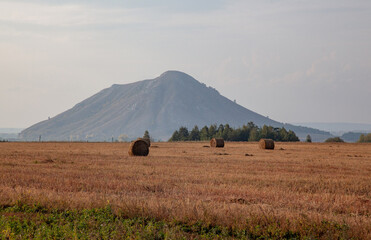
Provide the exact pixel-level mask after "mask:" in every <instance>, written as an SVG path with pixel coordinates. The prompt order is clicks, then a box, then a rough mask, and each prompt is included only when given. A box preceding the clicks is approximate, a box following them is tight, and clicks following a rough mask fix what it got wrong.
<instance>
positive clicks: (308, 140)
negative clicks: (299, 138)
mask: <svg viewBox="0 0 371 240" xmlns="http://www.w3.org/2000/svg"><path fill="white" fill-rule="evenodd" d="M305 141H306V142H310V143H311V142H312V137H311V136H310V135H309V134H308V135H307V138H306V140H305Z"/></svg>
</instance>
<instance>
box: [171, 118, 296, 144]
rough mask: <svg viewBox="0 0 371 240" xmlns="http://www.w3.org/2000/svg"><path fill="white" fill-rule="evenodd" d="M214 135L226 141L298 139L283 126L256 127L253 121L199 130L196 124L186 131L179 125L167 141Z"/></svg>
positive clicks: (205, 127)
mask: <svg viewBox="0 0 371 240" xmlns="http://www.w3.org/2000/svg"><path fill="white" fill-rule="evenodd" d="M214 137H215V138H223V139H224V140H226V141H259V140H260V139H262V138H269V139H273V140H274V141H282V142H297V141H299V138H298V137H297V136H296V134H295V133H294V132H293V131H291V130H289V131H287V130H286V129H285V128H284V127H282V128H275V127H272V126H267V125H264V126H263V127H258V126H256V125H255V124H254V123H253V122H249V123H248V124H247V125H243V126H242V127H240V128H232V127H230V126H229V124H225V125H223V124H220V125H219V127H218V126H217V125H216V124H213V125H210V126H209V127H208V126H204V127H203V128H201V130H200V129H199V128H198V126H197V125H196V126H194V128H193V129H192V130H191V131H188V129H187V128H186V127H180V128H179V129H178V130H176V131H175V132H174V133H173V135H172V136H171V138H170V139H169V142H176V141H207V140H210V139H212V138H214Z"/></svg>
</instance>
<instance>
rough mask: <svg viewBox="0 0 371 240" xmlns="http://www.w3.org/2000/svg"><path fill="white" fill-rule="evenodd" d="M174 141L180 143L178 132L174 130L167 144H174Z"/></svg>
mask: <svg viewBox="0 0 371 240" xmlns="http://www.w3.org/2000/svg"><path fill="white" fill-rule="evenodd" d="M176 141H180V136H179V132H178V130H176V131H175V132H174V133H173V135H172V136H171V138H170V139H169V142H176Z"/></svg>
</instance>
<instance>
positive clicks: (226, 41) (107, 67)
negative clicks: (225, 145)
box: [0, 0, 371, 127]
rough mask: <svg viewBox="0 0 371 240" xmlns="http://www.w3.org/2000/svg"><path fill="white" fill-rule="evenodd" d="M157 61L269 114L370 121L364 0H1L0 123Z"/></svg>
mask: <svg viewBox="0 0 371 240" xmlns="http://www.w3.org/2000/svg"><path fill="white" fill-rule="evenodd" d="M166 70H179V71H183V72H186V73H188V74H190V75H191V76H193V77H195V78H196V79H197V80H199V81H200V82H203V83H205V84H206V85H209V86H212V87H214V88H216V89H217V90H218V91H219V92H220V93H221V94H222V95H224V96H226V97H228V98H230V99H231V100H234V99H236V101H237V103H239V104H241V105H242V106H244V107H246V108H248V109H250V110H253V111H256V112H258V113H260V114H262V115H264V116H269V117H270V118H272V119H275V120H277V121H281V122H359V123H371V100H370V99H371V98H370V97H371V1H369V0H364V1H356V0H349V1H343V0H326V1H323V0H308V1H304V0H301V1H299V0H295V1H294V0H275V1H273V0H259V1H250V0H230V1H228V0H202V1H200V0H197V1H196V0H187V1H184V0H183V1H180V0H156V1H153V0H151V1H150V0H139V1H138V0H132V1H129V0H126V1H125V0H124V1H123V0H116V1H114V0H109V1H97V0H95V1H91V0H89V1H88V0H85V1H83V0H74V1H72V0H70V1H56V0H54V1H53V0H48V1H46V0H45V1H42V0H39V1H32V0H27V1H14V0H13V1H1V0H0V84H1V85H0V86H1V87H0V114H1V117H0V127H28V126H30V125H32V124H34V123H36V122H39V121H41V120H45V119H47V118H48V117H49V116H50V117H53V116H55V115H57V114H59V113H61V112H63V111H65V110H67V109H69V108H71V107H73V106H74V105H75V104H77V103H78V102H80V101H82V100H84V99H85V98H87V97H90V96H91V95H93V94H95V93H97V92H98V91H100V90H102V89H103V88H107V87H110V86H111V85H112V84H125V83H129V82H135V81H139V80H143V79H150V78H155V77H157V76H159V75H160V74H161V73H162V72H164V71H166Z"/></svg>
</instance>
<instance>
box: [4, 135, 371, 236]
mask: <svg viewBox="0 0 371 240" xmlns="http://www.w3.org/2000/svg"><path fill="white" fill-rule="evenodd" d="M208 145H209V143H208V142H196V143H193V142H186V143H184V142H182V143H152V145H151V148H150V153H149V156H147V157H130V156H128V153H127V152H128V148H129V143H0V204H2V205H9V204H15V203H16V202H17V201H21V202H24V203H28V204H34V203H37V204H42V205H44V206H47V207H53V208H61V209H70V208H91V207H102V206H105V205H107V204H110V205H111V206H112V207H113V208H114V209H115V210H117V211H120V212H122V213H124V214H126V215H127V216H129V217H130V216H146V217H154V218H156V219H165V220H174V219H176V220H180V221H197V220H203V221H206V222H208V223H211V224H221V225H225V226H235V227H245V226H246V224H248V223H249V221H250V222H251V221H256V222H260V223H262V224H263V223H264V222H267V221H271V222H272V221H275V222H277V223H279V224H280V226H281V227H283V228H291V229H293V228H294V229H295V227H296V225H298V226H299V225H300V224H299V223H300V221H309V222H321V221H323V220H327V221H335V222H338V223H340V224H348V225H349V226H350V227H351V229H352V231H354V232H355V236H358V237H362V238H367V237H368V236H370V235H371V217H370V212H371V144H347V143H338V144H336V143H326V144H325V143H276V146H275V150H262V149H259V146H258V143H242V142H241V143H231V142H226V143H225V147H224V148H220V149H217V148H210V147H208ZM287 220H289V221H287Z"/></svg>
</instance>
